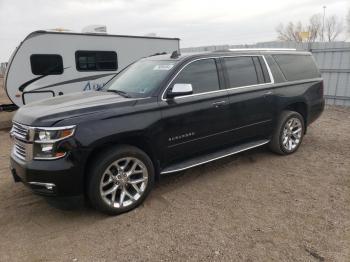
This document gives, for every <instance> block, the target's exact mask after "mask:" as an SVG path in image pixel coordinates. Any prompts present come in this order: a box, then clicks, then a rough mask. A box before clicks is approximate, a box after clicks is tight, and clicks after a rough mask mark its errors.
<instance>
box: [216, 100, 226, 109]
mask: <svg viewBox="0 0 350 262" xmlns="http://www.w3.org/2000/svg"><path fill="white" fill-rule="evenodd" d="M226 103H227V102H226V101H217V102H214V103H213V106H214V107H216V108H218V107H221V106H224V105H226Z"/></svg>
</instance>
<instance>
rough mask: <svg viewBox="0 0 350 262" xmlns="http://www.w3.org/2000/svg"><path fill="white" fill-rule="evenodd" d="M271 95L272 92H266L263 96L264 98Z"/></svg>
mask: <svg viewBox="0 0 350 262" xmlns="http://www.w3.org/2000/svg"><path fill="white" fill-rule="evenodd" d="M272 94H273V92H272V91H268V92H266V93H265V94H264V96H270V95H272Z"/></svg>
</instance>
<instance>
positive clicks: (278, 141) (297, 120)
mask: <svg viewBox="0 0 350 262" xmlns="http://www.w3.org/2000/svg"><path fill="white" fill-rule="evenodd" d="M304 133H305V124H304V118H303V117H302V116H301V115H300V114H299V113H297V112H295V111H289V110H288V111H287V110H286V111H283V112H282V113H281V115H280V117H279V119H278V122H277V126H276V129H275V131H274V133H273V135H272V139H271V141H270V145H269V146H270V149H271V150H272V151H273V152H275V153H278V154H281V155H288V154H292V153H294V152H295V151H297V150H298V148H299V146H300V144H301V142H302V140H303V136H304Z"/></svg>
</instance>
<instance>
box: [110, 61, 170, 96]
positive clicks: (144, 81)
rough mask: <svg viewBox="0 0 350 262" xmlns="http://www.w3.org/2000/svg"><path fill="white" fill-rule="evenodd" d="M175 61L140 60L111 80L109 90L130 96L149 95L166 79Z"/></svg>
mask: <svg viewBox="0 0 350 262" xmlns="http://www.w3.org/2000/svg"><path fill="white" fill-rule="evenodd" d="M174 64H175V62H174V61H151V60H140V61H138V62H136V63H134V64H132V65H130V66H129V67H128V68H126V69H125V70H124V71H122V72H121V73H120V74H119V75H117V76H116V77H115V78H114V79H112V80H111V82H109V83H108V84H107V86H106V89H107V91H109V92H116V93H118V94H121V95H123V94H124V96H128V97H147V96H149V95H150V94H151V93H152V92H153V91H154V90H155V89H156V88H157V87H158V86H159V84H160V83H161V82H162V81H163V80H164V79H165V77H166V76H167V75H168V73H169V71H170V70H171V69H172V68H173V66H174Z"/></svg>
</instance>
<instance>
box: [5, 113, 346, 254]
mask: <svg viewBox="0 0 350 262" xmlns="http://www.w3.org/2000/svg"><path fill="white" fill-rule="evenodd" d="M349 131H350V109H346V108H340V107H328V108H327V110H326V111H325V112H324V114H323V115H322V117H321V118H320V119H319V120H318V121H317V122H315V123H314V124H313V125H312V126H311V127H310V128H309V131H308V134H307V135H306V137H305V139H304V142H303V145H302V146H301V147H300V149H299V151H298V152H297V153H295V154H293V155H290V156H287V157H281V156H277V155H274V154H272V153H270V152H269V151H268V150H267V149H266V148H259V149H255V150H252V151H248V152H245V153H242V154H239V155H236V156H232V157H228V158H225V159H222V160H219V161H216V162H212V163H210V164H206V165H204V166H201V167H197V168H193V169H190V170H187V171H185V172H180V173H177V174H173V175H168V176H166V177H163V178H162V180H161V181H160V182H159V183H158V184H157V185H156V188H155V189H154V190H153V191H152V193H151V194H150V196H149V198H148V199H146V201H145V202H144V204H143V205H142V206H140V207H139V208H137V209H136V210H133V211H131V212H129V213H127V214H123V215H120V216H117V217H109V216H105V215H103V214H100V213H98V212H96V211H94V210H92V209H90V208H86V207H79V208H74V209H72V210H62V209H58V208H56V207H53V206H52V205H49V204H48V202H47V201H45V200H44V199H43V198H41V197H39V196H36V195H33V194H32V193H31V192H30V191H29V190H28V189H27V188H25V187H24V186H23V185H22V184H20V183H16V184H15V183H14V182H13V180H12V178H11V176H10V172H9V169H8V163H9V151H10V139H9V136H8V132H7V131H0V145H1V149H0V260H1V261H198V260H201V261H350V177H349V176H350V160H349V156H350V132H349Z"/></svg>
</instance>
